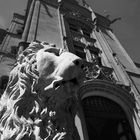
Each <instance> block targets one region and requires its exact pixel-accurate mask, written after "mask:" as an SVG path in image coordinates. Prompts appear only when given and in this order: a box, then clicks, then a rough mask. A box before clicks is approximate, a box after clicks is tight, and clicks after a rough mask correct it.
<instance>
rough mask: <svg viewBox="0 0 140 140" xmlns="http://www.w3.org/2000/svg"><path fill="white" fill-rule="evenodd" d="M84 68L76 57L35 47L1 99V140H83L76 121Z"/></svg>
mask: <svg viewBox="0 0 140 140" xmlns="http://www.w3.org/2000/svg"><path fill="white" fill-rule="evenodd" d="M82 67H83V61H82V60H81V59H80V58H79V57H78V56H76V55H74V54H72V53H69V52H65V51H63V50H61V49H58V48H55V47H52V45H51V44H48V43H43V42H42V43H36V42H33V43H31V44H30V45H29V47H28V48H27V49H26V50H24V51H23V52H22V53H21V54H20V55H19V58H18V60H17V64H16V65H15V67H14V68H13V70H12V71H11V73H10V77H9V82H8V85H7V88H6V90H5V92H4V94H3V95H2V97H1V99H0V140H60V139H63V140H79V139H80V137H79V134H78V132H77V129H76V126H75V123H74V117H75V114H76V106H77V96H76V92H77V90H78V88H79V85H80V84H81V83H82V81H83V77H84V76H83V70H82Z"/></svg>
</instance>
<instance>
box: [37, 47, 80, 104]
mask: <svg viewBox="0 0 140 140" xmlns="http://www.w3.org/2000/svg"><path fill="white" fill-rule="evenodd" d="M53 49H54V50H55V48H50V49H46V50H43V49H42V50H40V51H39V52H38V53H37V57H36V58H37V69H38V72H39V89H42V93H43V96H51V95H52V94H56V96H57V95H58V96H57V98H58V102H60V101H61V100H65V99H66V98H69V97H71V96H74V95H75V94H76V90H77V88H78V87H79V85H80V83H81V82H82V79H83V70H82V67H83V62H82V60H81V59H80V58H79V57H77V56H76V55H74V54H72V53H69V52H63V53H62V54H60V55H56V54H55V52H53Z"/></svg>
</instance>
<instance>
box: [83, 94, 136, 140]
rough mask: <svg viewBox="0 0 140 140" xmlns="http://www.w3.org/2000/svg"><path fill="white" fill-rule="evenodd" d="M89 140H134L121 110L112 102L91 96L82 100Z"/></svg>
mask: <svg viewBox="0 0 140 140" xmlns="http://www.w3.org/2000/svg"><path fill="white" fill-rule="evenodd" d="M82 106H83V110H84V115H85V120H86V125H87V130H88V136H89V140H136V138H135V136H134V134H133V132H132V130H131V127H130V124H129V122H128V120H127V118H126V115H125V113H124V111H123V110H122V108H121V107H120V106H119V105H118V104H117V103H115V102H114V101H112V100H110V99H107V98H104V97H99V96H91V97H87V98H85V99H83V100H82Z"/></svg>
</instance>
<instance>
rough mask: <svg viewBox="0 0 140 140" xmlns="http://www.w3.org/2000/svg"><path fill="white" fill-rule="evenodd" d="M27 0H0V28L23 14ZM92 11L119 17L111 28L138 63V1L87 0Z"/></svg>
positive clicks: (139, 6)
mask: <svg viewBox="0 0 140 140" xmlns="http://www.w3.org/2000/svg"><path fill="white" fill-rule="evenodd" d="M26 2H27V0H0V27H2V28H7V27H8V26H9V24H10V20H11V19H12V14H13V13H14V12H18V13H24V10H25V7H26ZM87 2H88V3H89V4H90V5H92V8H93V9H94V11H96V12H98V13H100V14H102V15H108V14H110V18H111V19H114V18H116V17H121V18H122V20H121V21H117V22H116V23H114V24H113V25H112V26H111V27H112V28H113V31H114V33H115V34H116V36H117V38H118V39H119V40H120V42H121V44H122V45H123V46H124V48H125V49H126V51H127V52H128V54H129V55H130V56H131V58H132V59H133V60H134V61H135V62H138V63H140V54H139V53H140V45H139V43H140V36H139V35H140V0H87Z"/></svg>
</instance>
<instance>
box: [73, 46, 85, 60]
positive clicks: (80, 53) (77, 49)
mask: <svg viewBox="0 0 140 140" xmlns="http://www.w3.org/2000/svg"><path fill="white" fill-rule="evenodd" d="M74 50H75V54H76V55H77V56H79V57H80V58H82V59H86V53H85V52H84V48H82V47H81V46H78V45H74Z"/></svg>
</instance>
